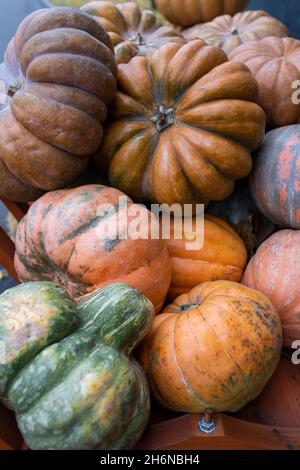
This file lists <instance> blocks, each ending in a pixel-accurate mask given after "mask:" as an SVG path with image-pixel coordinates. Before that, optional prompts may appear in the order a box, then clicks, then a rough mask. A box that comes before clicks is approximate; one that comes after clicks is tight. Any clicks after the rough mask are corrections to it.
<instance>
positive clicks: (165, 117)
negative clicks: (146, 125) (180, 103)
mask: <svg viewBox="0 0 300 470" xmlns="http://www.w3.org/2000/svg"><path fill="white" fill-rule="evenodd" d="M150 121H151V122H153V124H154V125H155V127H156V129H157V131H158V132H163V131H165V130H166V129H168V127H171V126H173V124H174V123H175V112H174V109H173V108H168V109H167V108H165V107H164V106H163V105H160V106H159V109H158V112H157V114H156V115H155V116H152V117H151V118H150Z"/></svg>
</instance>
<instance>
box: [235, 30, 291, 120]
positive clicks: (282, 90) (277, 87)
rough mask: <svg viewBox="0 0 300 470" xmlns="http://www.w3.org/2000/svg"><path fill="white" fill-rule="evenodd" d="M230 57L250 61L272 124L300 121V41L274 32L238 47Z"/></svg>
mask: <svg viewBox="0 0 300 470" xmlns="http://www.w3.org/2000/svg"><path fill="white" fill-rule="evenodd" d="M229 58H230V60H231V61H233V62H240V63H243V64H245V65H247V67H249V69H250V70H251V72H252V74H253V76H254V77H255V78H256V80H257V82H258V84H259V90H260V93H259V100H258V103H259V104H260V106H261V107H262V108H263V109H264V111H265V113H266V115H267V118H268V126H269V128H277V127H283V126H288V125H290V124H295V123H300V105H299V104H294V102H293V101H294V100H293V94H294V93H295V92H296V91H295V88H294V87H293V83H294V81H295V80H300V41H298V40H297V39H292V38H277V37H273V36H271V37H268V38H265V39H262V40H261V41H251V42H247V43H246V44H243V45H241V46H239V47H237V48H236V49H234V50H233V51H232V52H231V54H230V55H229ZM296 98H299V93H298V94H297V92H296Z"/></svg>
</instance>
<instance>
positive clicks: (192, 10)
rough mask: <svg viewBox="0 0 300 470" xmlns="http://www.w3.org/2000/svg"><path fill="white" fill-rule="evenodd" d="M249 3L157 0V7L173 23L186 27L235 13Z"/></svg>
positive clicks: (212, 0)
mask: <svg viewBox="0 0 300 470" xmlns="http://www.w3.org/2000/svg"><path fill="white" fill-rule="evenodd" d="M248 3H249V0H155V5H156V6H157V8H158V9H159V10H160V11H161V13H162V14H163V15H164V16H165V17H166V18H167V19H168V20H169V21H171V23H174V24H178V25H181V26H185V27H187V26H192V25H193V24H196V23H202V22H206V21H211V20H213V19H214V18H216V16H220V15H225V14H227V15H234V14H235V13H237V12H238V11H242V10H244V8H246V6H247V5H248Z"/></svg>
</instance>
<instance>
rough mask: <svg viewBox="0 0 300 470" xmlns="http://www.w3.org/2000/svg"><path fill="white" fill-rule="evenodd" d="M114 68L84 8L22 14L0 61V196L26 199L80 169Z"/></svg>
mask: <svg viewBox="0 0 300 470" xmlns="http://www.w3.org/2000/svg"><path fill="white" fill-rule="evenodd" d="M116 73H117V66H116V62H115V59H114V55H113V47H112V45H111V42H110V38H109V36H108V34H107V33H106V32H105V31H104V29H103V28H102V27H101V26H100V25H99V24H98V23H97V22H96V21H95V20H94V19H93V18H91V17H90V16H89V15H87V14H85V13H83V12H80V11H77V10H74V9H70V8H51V9H45V10H38V11H35V12H34V13H32V14H31V15H30V16H28V17H27V18H26V19H25V20H24V21H23V23H22V24H21V25H20V27H19V28H18V30H17V32H16V35H15V37H14V39H13V40H12V41H11V42H10V44H9V46H8V48H7V51H6V55H5V62H4V64H2V65H1V67H0V82H2V88H4V90H5V91H4V96H2V100H1V101H0V197H5V198H7V199H12V200H15V201H32V200H34V199H36V198H37V197H38V196H39V195H41V194H42V193H43V192H44V191H49V190H53V189H58V188H61V187H64V186H66V185H67V184H68V183H70V182H71V181H72V180H74V179H75V178H76V177H78V175H79V174H80V173H81V172H82V171H83V170H84V169H85V167H86V166H87V164H88V161H89V158H88V157H89V156H90V155H91V154H92V153H93V152H95V151H96V150H97V148H98V147H99V145H100V143H101V140H102V124H103V122H104V120H105V118H106V114H107V110H106V106H107V104H108V103H110V102H111V100H112V99H113V98H114V96H115V91H116Z"/></svg>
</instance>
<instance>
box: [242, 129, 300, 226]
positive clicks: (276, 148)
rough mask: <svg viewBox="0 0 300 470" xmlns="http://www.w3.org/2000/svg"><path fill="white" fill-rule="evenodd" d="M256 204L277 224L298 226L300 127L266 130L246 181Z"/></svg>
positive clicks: (299, 223) (299, 220) (299, 212)
mask: <svg viewBox="0 0 300 470" xmlns="http://www.w3.org/2000/svg"><path fill="white" fill-rule="evenodd" d="M250 187H251V192H252V195H253V199H254V201H255V204H256V206H257V207H258V208H259V210H260V211H261V212H262V213H263V214H264V215H265V216H266V217H268V218H269V219H270V220H272V221H273V222H275V223H277V224H278V225H280V226H285V227H290V228H294V229H299V228H300V209H299V208H300V126H299V125H294V126H287V127H283V128H280V129H276V130H273V131H271V132H269V133H267V135H266V137H265V140H264V142H263V145H262V146H261V147H260V149H259V150H258V151H257V153H256V157H255V166H254V170H253V173H252V175H251V180H250Z"/></svg>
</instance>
